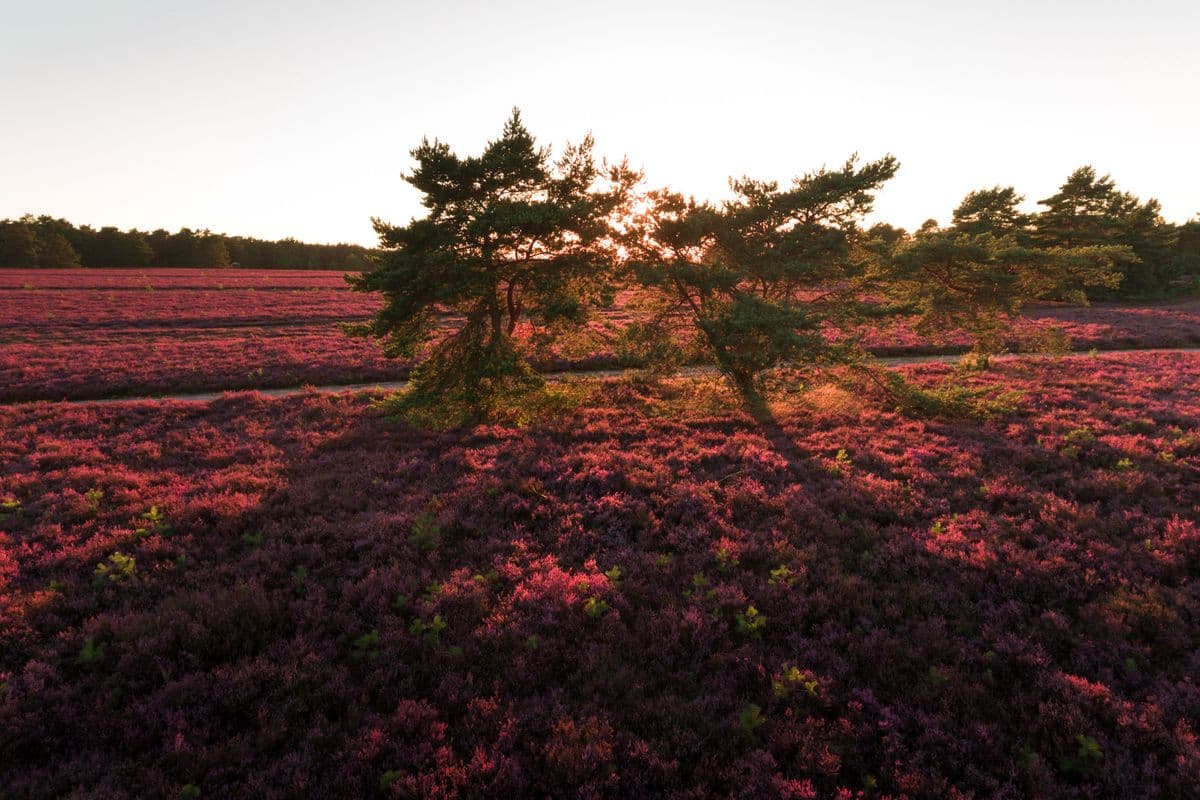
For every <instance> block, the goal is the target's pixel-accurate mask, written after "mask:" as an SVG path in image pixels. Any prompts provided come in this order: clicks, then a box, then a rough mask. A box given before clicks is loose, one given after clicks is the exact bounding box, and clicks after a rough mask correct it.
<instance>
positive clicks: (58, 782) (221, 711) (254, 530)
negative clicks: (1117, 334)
mask: <svg viewBox="0 0 1200 800" xmlns="http://www.w3.org/2000/svg"><path fill="white" fill-rule="evenodd" d="M99 413H101V414H102V415H103V414H111V415H114V419H115V418H116V415H119V413H120V412H119V411H116V410H113V411H105V412H99ZM47 424H50V423H49V422H48V423H47ZM187 424H188V425H191V426H194V429H195V430H197V431H201V433H202V435H204V436H205V437H206V441H209V442H210V446H211V449H212V451H213V452H212V453H210V455H209V456H208V457H207V458H206V459H200V460H197V461H196V463H195V465H194V468H193V470H192V471H191V472H188V468H187V465H186V464H183V463H182V462H181V463H180V464H179V465H178V470H179V478H178V479H179V480H180V481H183V482H185V483H189V482H190V484H191V485H192V486H194V487H198V488H197V491H195V492H194V493H192V494H190V495H188V494H187V493H185V495H186V496H187V497H188V499H187V501H186V502H183V503H182V504H181V505H180V506H179V507H170V508H168V509H167V510H168V513H169V514H170V515H172V516H171V517H170V519H171V521H172V523H173V524H174V531H173V532H172V534H171V535H170V536H169V537H155V536H151V537H149V538H148V539H146V540H143V541H142V542H141V543H140V544H136V546H137V548H138V549H137V556H138V568H137V569H138V572H137V577H136V578H135V579H132V580H131V581H130V582H129V583H127V584H121V585H118V586H113V587H105V588H103V589H102V590H98V591H97V592H96V596H95V598H94V599H91V600H80V601H78V603H77V604H75V605H68V606H66V607H50V608H49V610H41V611H37V612H32V611H31V612H30V615H29V619H28V620H27V621H28V622H30V624H31V625H32V626H33V627H34V629H35V630H37V631H39V632H41V633H40V634H39V635H40V636H41V637H42V638H41V639H40V640H38V641H36V642H33V641H29V640H26V641H25V642H24V643H21V644H19V645H18V647H19V649H20V650H21V656H22V657H21V658H20V659H18V660H14V661H11V662H5V663H6V665H7V664H9V663H11V664H12V675H11V676H10V678H9V679H8V682H9V684H10V688H9V690H7V695H6V700H5V702H4V704H3V705H0V722H2V723H4V724H3V725H2V726H0V730H3V731H4V732H3V733H0V744H2V745H3V747H4V751H5V752H6V753H8V754H9V756H8V760H7V763H6V765H5V767H4V770H5V781H4V784H5V785H6V786H7V787H8V791H9V793H10V794H12V795H13V796H40V795H58V796H76V797H93V796H94V797H99V796H105V797H136V796H147V795H153V796H174V795H178V794H179V793H180V791H181V790H182V788H183V787H185V786H187V785H189V784H192V785H195V786H196V787H198V788H199V789H200V790H201V791H202V792H203V795H204V796H222V797H250V796H255V797H288V796H295V795H296V794H297V793H299V792H304V793H305V794H306V795H307V796H310V797H338V796H345V795H347V794H352V795H356V796H374V795H379V796H388V795H400V796H404V795H406V794H407V795H418V796H419V795H423V794H424V795H428V794H436V793H441V794H443V795H445V796H456V795H457V796H466V797H471V796H485V795H489V794H490V795H493V796H497V795H505V796H520V795H526V796H528V795H536V796H556V795H561V794H566V793H573V792H577V791H579V790H580V789H581V788H582V789H584V790H586V791H587V792H591V793H592V794H593V795H594V796H618V795H621V796H637V795H641V796H647V795H658V796H670V795H673V794H674V795H678V796H683V795H685V794H686V793H687V792H688V791H691V792H692V794H693V795H694V794H696V793H701V794H707V795H723V796H772V795H777V794H780V793H781V792H780V788H779V787H780V786H781V784H780V783H779V781H788V780H790V781H796V782H797V783H796V786H800V785H802V784H805V785H806V782H811V784H812V787H813V789H814V791H816V792H818V793H821V794H833V793H836V791H837V790H838V789H839V788H853V789H855V790H857V789H858V788H860V787H862V786H863V785H864V784H866V785H873V786H876V787H878V788H879V789H880V790H881V791H885V792H892V793H899V792H906V793H909V794H911V795H924V796H935V795H945V794H948V793H949V791H950V790H951V789H953V788H957V789H960V790H962V791H967V792H975V793H976V794H978V795H981V796H983V795H996V794H1004V793H1005V792H1007V793H1009V794H1021V793H1026V794H1028V793H1033V792H1041V793H1043V794H1045V795H1047V796H1056V795H1066V794H1069V793H1071V792H1075V791H1077V790H1078V789H1079V788H1080V787H1081V786H1082V787H1086V789H1087V790H1088V791H1092V792H1093V793H1098V794H1103V795H1111V796H1116V795H1120V794H1121V793H1126V794H1129V793H1133V794H1137V793H1138V792H1139V791H1140V792H1141V793H1142V794H1145V793H1146V792H1145V791H1141V790H1147V791H1150V793H1152V794H1157V795H1159V796H1184V789H1183V787H1184V786H1185V785H1188V786H1189V787H1190V784H1189V783H1188V780H1187V772H1188V770H1187V764H1188V763H1189V762H1187V760H1186V759H1187V757H1188V755H1187V753H1186V752H1184V750H1186V744H1185V742H1186V740H1187V735H1186V734H1187V730H1185V729H1180V728H1178V725H1180V724H1183V722H1181V720H1186V718H1187V717H1188V716H1191V718H1195V717H1196V715H1197V714H1198V713H1200V708H1197V707H1196V699H1195V696H1194V692H1192V691H1191V690H1189V689H1188V688H1187V676H1188V675H1189V674H1190V672H1189V670H1190V666H1191V662H1190V661H1189V659H1190V658H1192V657H1191V656H1190V655H1189V653H1190V652H1192V651H1194V647H1190V646H1192V645H1195V644H1196V642H1197V639H1198V638H1200V637H1198V636H1197V634H1196V630H1195V627H1194V626H1193V625H1191V624H1190V623H1189V622H1187V620H1188V619H1189V617H1187V616H1186V615H1184V613H1183V612H1184V611H1186V609H1187V603H1188V602H1190V601H1188V600H1187V598H1186V596H1184V595H1181V594H1179V593H1177V592H1176V591H1175V590H1173V589H1171V588H1170V587H1171V586H1172V585H1176V584H1179V582H1182V584H1179V585H1184V586H1187V585H1193V584H1194V582H1195V579H1194V578H1189V577H1188V576H1187V573H1186V572H1179V570H1180V568H1181V567H1180V563H1181V562H1180V560H1179V557H1176V556H1173V555H1172V553H1171V552H1167V551H1164V552H1163V553H1156V554H1155V555H1154V557H1150V556H1144V555H1143V554H1144V553H1146V552H1147V551H1145V550H1144V549H1143V550H1141V551H1139V550H1138V549H1137V548H1122V547H1121V546H1120V542H1121V537H1122V536H1123V535H1124V536H1126V537H1127V536H1128V531H1127V530H1126V528H1127V527H1128V524H1129V523H1128V520H1129V519H1130V517H1128V516H1127V515H1126V516H1122V517H1119V516H1117V515H1116V514H1113V515H1111V516H1109V515H1106V514H1102V513H1097V512H1095V511H1094V510H1093V511H1089V510H1088V508H1086V507H1081V505H1080V504H1079V503H1078V502H1076V501H1075V500H1074V498H1073V497H1072V493H1073V492H1074V491H1075V488H1073V484H1072V483H1071V482H1072V481H1076V480H1078V479H1077V478H1076V477H1072V476H1073V475H1074V473H1073V472H1072V469H1073V467H1072V463H1071V462H1069V461H1068V460H1066V459H1065V458H1064V457H1063V456H1061V455H1060V454H1059V453H1057V452H1055V451H1053V450H1051V449H1047V448H1045V447H1040V446H1039V445H1038V444H1037V440H1036V432H1035V431H1029V430H1018V432H1017V433H1016V434H1010V433H1008V432H1005V431H1004V429H1001V428H998V427H996V428H989V427H987V426H979V425H974V424H971V425H953V424H938V423H916V422H911V421H904V420H900V419H898V418H894V417H890V416H889V415H879V414H876V415H866V416H863V417H856V418H846V419H843V420H832V419H816V418H815V417H810V416H802V417H798V418H797V419H795V420H792V419H784V420H780V419H778V418H776V417H775V416H774V415H771V414H770V413H769V412H768V413H766V414H762V413H757V412H756V413H755V414H754V415H753V416H752V417H751V421H750V422H749V423H748V422H747V421H746V420H745V418H739V417H738V416H737V415H735V414H728V415H720V416H714V417H708V418H695V419H663V418H651V417H648V416H646V415H640V414H638V413H636V412H631V411H629V410H628V409H622V408H591V409H586V410H582V411H580V412H578V413H577V414H575V415H574V416H572V417H569V418H567V419H563V420H560V421H557V422H553V423H549V424H546V425H541V426H537V427H535V428H522V429H514V428H506V427H500V426H478V427H474V428H469V429H458V430H453V431H447V432H444V433H430V432H422V431H415V430H412V429H411V428H408V427H406V426H403V425H398V424H394V423H391V422H389V421H388V420H386V419H384V418H383V417H382V416H380V415H379V414H378V413H377V412H374V411H371V410H369V409H368V408H367V407H366V405H365V402H364V401H362V400H354V399H352V398H339V397H331V396H315V395H314V396H306V397H302V398H286V399H279V400H269V401H266V400H251V399H247V398H245V397H240V398H239V397H234V398H230V399H227V400H223V401H219V402H218V403H214V404H213V405H212V406H211V407H210V409H209V410H208V411H202V412H196V413H195V414H194V415H192V416H190V417H188V419H187ZM802 425H807V426H808V427H800V426H802ZM1018 428H1020V426H1018ZM789 429H790V430H791V433H789ZM125 435H126V437H128V443H129V445H130V446H131V447H134V448H136V447H138V446H141V442H140V441H135V440H137V439H138V437H139V436H140V437H143V438H148V439H153V438H154V437H158V438H160V439H162V438H163V437H166V439H167V440H168V441H169V440H170V437H171V436H172V435H173V434H172V433H171V431H170V430H164V429H162V428H161V427H155V426H153V425H148V426H145V427H144V428H138V427H136V426H127V433H126V434H125ZM760 435H761V437H762V439H764V440H765V441H766V442H767V443H768V444H769V446H770V448H771V449H773V450H774V451H775V453H777V454H778V455H779V456H782V457H783V459H784V460H785V461H786V469H780V468H779V465H778V462H777V461H774V460H772V459H770V458H762V457H761V451H762V448H761V446H759V445H757V444H756V442H757V441H759V439H758V437H759V436H760ZM250 439H256V440H257V441H258V442H259V445H258V446H255V447H245V448H241V449H239V443H244V442H246V441H249V440H250ZM840 447H845V448H848V449H849V450H850V461H849V463H845V464H842V463H839V462H834V463H832V464H831V463H830V461H831V460H832V459H830V458H827V457H826V456H825V454H828V453H832V452H836V451H837V450H838V448H840ZM1085 455H1086V454H1085ZM1145 469H1146V470H1147V471H1149V470H1150V466H1149V465H1147V466H1146V467H1145ZM1147 474H1150V473H1149V472H1148V473H1147ZM1152 474H1153V475H1154V476H1156V477H1157V478H1158V479H1160V480H1162V481H1164V482H1165V481H1167V480H1169V479H1170V480H1182V478H1184V477H1186V476H1180V477H1177V478H1170V475H1171V473H1169V472H1168V471H1166V470H1165V468H1164V469H1162V470H1159V469H1158V468H1157V467H1155V472H1153V473H1152ZM980 487H987V489H986V491H984V492H982V493H981V492H980V491H979V490H980ZM1160 488H1162V489H1163V491H1162V492H1161V493H1159V494H1157V495H1154V496H1153V497H1149V496H1148V497H1147V498H1145V499H1139V500H1138V508H1141V509H1142V510H1143V511H1144V512H1145V515H1146V517H1147V520H1151V521H1152V520H1159V521H1160V522H1161V520H1162V519H1163V518H1169V517H1170V512H1171V509H1173V508H1182V507H1185V506H1186V503H1187V502H1193V503H1194V502H1196V501H1197V499H1196V497H1195V492H1194V490H1193V491H1192V493H1191V494H1190V495H1187V494H1186V491H1187V490H1186V489H1185V488H1184V487H1182V485H1180V486H1178V487H1176V486H1174V485H1173V484H1172V485H1168V484H1166V483H1164V484H1163V486H1162V487H1160ZM239 491H241V492H242V493H244V494H245V493H255V494H257V495H258V499H257V501H256V502H253V503H251V504H248V505H247V504H239V503H236V502H233V501H232V499H231V498H234V497H235V496H237V493H238V492H239ZM1181 492H1182V493H1181ZM1172 496H1174V497H1177V498H1178V501H1176V500H1172V499H1171V498H1172ZM1189 497H1190V498H1191V500H1190V501H1189V499H1188V498H1189ZM1179 504H1183V505H1179ZM139 509H140V506H139ZM1126 510H1128V509H1126ZM1146 524H1147V525H1150V524H1151V522H1149V521H1148V522H1147V523H1146ZM1179 524H1182V523H1179ZM1154 525H1155V526H1157V527H1155V528H1154V531H1153V532H1151V531H1149V530H1147V531H1140V530H1139V533H1138V536H1139V537H1141V536H1143V534H1144V535H1146V536H1154V537H1158V538H1159V539H1163V541H1165V538H1164V537H1166V536H1167V534H1168V533H1169V531H1167V530H1166V529H1165V528H1164V527H1163V524H1159V523H1158V522H1155V523H1154ZM1181 540H1182V539H1181ZM1156 541H1157V540H1156ZM123 546H127V547H133V546H134V543H130V544H127V545H123ZM1161 546H1162V547H1166V545H1165V544H1164V545H1161ZM1181 546H1182V545H1181ZM179 555H186V556H187V558H186V559H185V560H184V561H183V563H182V564H178V563H176V561H175V559H176V558H177V557H178V556H179ZM91 563H94V561H93V562H90V563H89V566H90V565H91ZM1171 570H1175V572H1171ZM1176 573H1178V574H1176ZM1192 574H1194V572H1193V573H1192ZM1172 575H1174V578H1172V577H1171V576H1172ZM48 577H49V575H40V574H39V575H36V576H35V578H36V579H37V580H39V581H44V580H45V579H47V578H48ZM88 577H90V575H89V576H88ZM1171 581H1175V582H1176V584H1172V583H1171ZM87 591H88V589H87V584H86V581H85V582H83V583H82V584H81V585H79V586H72V587H69V591H68V595H70V594H71V593H72V592H74V593H77V594H78V595H80V596H85V595H86V592H87ZM70 602H72V603H75V602H76V601H70ZM751 608H753V609H754V612H753V613H752V612H751V611H750V609H751ZM51 615H53V616H56V617H57V618H58V619H59V623H60V627H61V628H62V630H63V632H62V634H61V635H59V636H57V637H52V636H49V635H48V634H47V633H46V631H47V630H48V628H49V624H50V622H49V620H50V616H51ZM35 617H36V618H35ZM1119 620H1124V622H1121V621H1119ZM86 639H91V640H92V651H91V652H92V653H93V655H92V656H84V655H82V652H83V651H82V649H81V648H82V645H83V642H84V641H85V640H86ZM1128 659H1132V665H1133V666H1132V667H1129V663H1130V662H1129V661H1128ZM1148 687H1153V695H1152V697H1153V699H1151V700H1147V699H1146V698H1147V697H1148V696H1150V695H1148V693H1147V689H1148ZM1110 698H1111V699H1110ZM1127 703H1133V704H1134V706H1133V707H1134V708H1137V709H1140V712H1139V713H1141V712H1144V715H1143V716H1142V717H1139V718H1140V719H1146V720H1149V721H1148V722H1147V723H1146V725H1145V726H1142V727H1137V726H1128V725H1122V724H1120V722H1119V718H1118V717H1119V714H1118V712H1119V711H1120V709H1121V708H1126V706H1125V705H1122V704H1127ZM1151 705H1152V706H1153V708H1151V707H1150V706H1151ZM1121 713H1123V712H1121ZM1185 728H1186V726H1185ZM1079 737H1084V738H1082V739H1081V738H1079ZM1092 744H1095V748H1096V749H1098V750H1099V751H1100V753H1101V754H1102V755H1096V752H1095V749H1093V748H1092ZM1181 748H1182V749H1181ZM1181 758H1182V759H1183V760H1182V761H1180V760H1179V759H1181ZM1181 764H1182V766H1180V765H1181Z"/></svg>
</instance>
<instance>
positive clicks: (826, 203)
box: [634, 156, 899, 398]
mask: <svg viewBox="0 0 1200 800" xmlns="http://www.w3.org/2000/svg"><path fill="white" fill-rule="evenodd" d="M898 166H899V164H898V162H897V161H896V159H895V158H893V157H892V156H886V157H884V158H882V159H879V160H878V161H872V162H869V163H867V164H863V165H861V166H860V165H859V164H858V162H857V159H856V158H854V157H852V158H850V159H849V160H848V161H846V163H845V164H844V165H843V166H842V167H841V168H840V169H834V170H830V169H825V168H822V169H820V170H817V171H815V172H810V173H808V174H806V175H803V176H801V177H798V178H796V179H794V180H793V182H792V184H791V186H789V187H787V188H780V186H779V185H778V183H776V182H771V181H755V180H751V179H748V178H743V179H740V180H733V181H731V182H730V185H731V188H732V189H733V191H734V195H735V197H734V199H732V200H730V201H729V202H727V203H725V204H724V205H722V206H720V207H715V206H713V205H710V204H707V203H696V202H695V201H694V200H690V199H684V198H683V197H682V196H681V195H679V194H677V193H674V192H670V191H667V190H660V191H656V192H651V193H650V194H649V210H648V212H647V213H646V215H645V218H644V220H643V222H642V224H641V228H640V230H639V232H638V235H637V237H636V242H635V244H634V260H635V262H636V274H637V276H638V280H639V282H640V283H641V285H642V286H644V287H646V288H650V289H654V290H657V291H660V292H662V293H664V294H665V295H666V296H667V297H669V298H670V299H671V300H672V301H673V302H676V303H678V304H681V305H682V306H683V307H684V308H685V309H686V310H687V311H688V313H689V314H690V316H691V319H692V322H693V324H694V326H695V328H696V330H697V331H698V332H699V333H700V335H701V336H702V338H703V341H704V342H705V344H706V345H707V349H708V352H709V353H710V354H711V356H712V358H713V359H714V361H715V363H716V364H717V366H719V367H720V369H721V370H722V371H723V372H724V373H725V374H726V375H728V376H729V377H730V379H731V380H732V381H733V383H734V384H735V385H736V386H737V387H738V389H739V390H740V391H741V392H742V393H743V394H744V395H745V396H747V397H748V398H752V397H754V396H755V395H756V393H757V390H756V387H755V381H756V378H757V377H758V375H759V374H760V373H761V372H763V371H764V370H767V369H770V368H772V367H775V366H779V365H781V364H785V363H793V362H797V361H806V362H810V363H811V362H814V361H819V360H821V359H822V358H826V357H831V356H834V354H836V353H841V352H844V351H845V349H846V348H847V346H848V343H847V342H846V341H845V340H843V341H840V342H839V341H834V340H833V339H831V338H830V337H829V336H828V328H827V327H826V326H827V325H828V324H830V323H834V324H836V323H838V322H840V321H842V320H843V319H844V318H845V316H846V312H847V309H848V308H852V307H854V306H856V305H857V303H858V297H857V290H856V286H855V284H854V283H853V281H852V278H853V277H854V275H855V274H856V272H857V269H856V267H857V265H856V262H855V259H854V257H853V245H854V244H855V241H856V238H857V237H858V234H859V228H858V223H859V222H860V221H861V219H862V217H863V216H864V215H865V214H866V213H868V212H869V211H870V210H871V207H872V204H873V202H874V193H875V192H876V191H877V190H878V189H879V187H880V186H882V185H883V183H885V182H886V181H887V180H888V179H889V178H891V177H892V176H893V175H894V174H895V172H896V170H897V168H898Z"/></svg>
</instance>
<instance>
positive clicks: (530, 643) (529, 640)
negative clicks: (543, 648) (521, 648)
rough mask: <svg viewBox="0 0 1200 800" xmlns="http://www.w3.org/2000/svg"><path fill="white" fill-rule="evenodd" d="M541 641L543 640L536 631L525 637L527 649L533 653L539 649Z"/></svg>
mask: <svg viewBox="0 0 1200 800" xmlns="http://www.w3.org/2000/svg"><path fill="white" fill-rule="evenodd" d="M541 641H542V640H541V639H540V638H539V637H538V635H537V634H536V633H531V634H529V635H528V636H526V637H525V649H526V650H528V651H529V652H531V653H532V652H533V651H534V650H537V649H538V645H540V644H541Z"/></svg>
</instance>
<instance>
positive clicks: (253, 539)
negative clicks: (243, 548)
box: [242, 531, 263, 547]
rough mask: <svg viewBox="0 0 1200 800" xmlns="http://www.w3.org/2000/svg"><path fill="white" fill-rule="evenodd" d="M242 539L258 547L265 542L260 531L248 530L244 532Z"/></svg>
mask: <svg viewBox="0 0 1200 800" xmlns="http://www.w3.org/2000/svg"><path fill="white" fill-rule="evenodd" d="M242 541H243V542H245V543H246V544H248V545H250V546H251V547H258V546H259V545H260V544H262V543H263V535H262V533H259V532H255V533H250V532H249V531H247V532H246V533H243V534H242Z"/></svg>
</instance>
